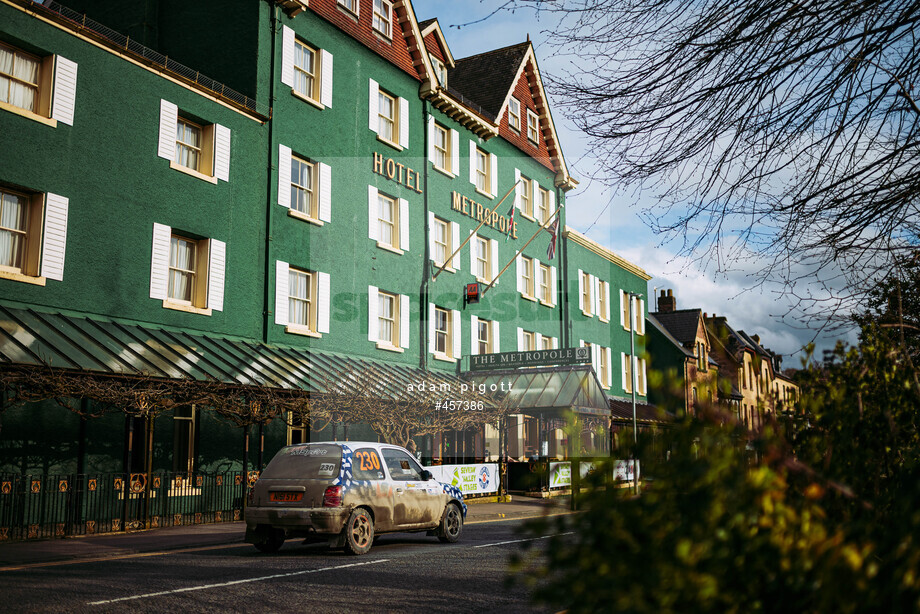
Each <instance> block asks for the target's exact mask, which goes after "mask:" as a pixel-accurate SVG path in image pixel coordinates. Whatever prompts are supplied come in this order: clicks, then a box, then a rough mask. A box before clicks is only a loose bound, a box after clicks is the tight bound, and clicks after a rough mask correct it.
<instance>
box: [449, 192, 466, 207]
mask: <svg viewBox="0 0 920 614" xmlns="http://www.w3.org/2000/svg"><path fill="white" fill-rule="evenodd" d="M451 196H452V197H453V198H452V199H451V203H450V208H451V209H453V210H454V211H463V197H462V196H460V195H459V194H457V193H456V192H452V193H451Z"/></svg>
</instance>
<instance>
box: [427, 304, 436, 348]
mask: <svg viewBox="0 0 920 614" xmlns="http://www.w3.org/2000/svg"><path fill="white" fill-rule="evenodd" d="M434 316H435V311H434V303H428V353H429V354H434V351H435V348H436V347H437V346H436V345H435V336H434V331H435V328H434Z"/></svg>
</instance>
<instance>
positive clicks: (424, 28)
mask: <svg viewBox="0 0 920 614" xmlns="http://www.w3.org/2000/svg"><path fill="white" fill-rule="evenodd" d="M418 29H419V30H421V32H422V38H423V39H424V38H425V37H426V36H428V35H429V34H432V33H434V35H435V38H437V39H438V44H439V45H440V46H441V52H442V53H443V54H444V59H445V60H446V62H445V64H447V67H448V68H453V67H454V65H455V64H456V62H455V61H454V55H453V54H452V53H451V52H450V47H448V46H447V39H446V38H444V32H442V31H441V24H439V23H438V19H437V17H434V18H432V19H426V20H425V21H420V22H418Z"/></svg>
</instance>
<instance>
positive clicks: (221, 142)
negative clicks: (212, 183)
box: [214, 124, 230, 181]
mask: <svg viewBox="0 0 920 614" xmlns="http://www.w3.org/2000/svg"><path fill="white" fill-rule="evenodd" d="M214 176H215V177H217V178H218V179H220V180H221V181H230V128H227V127H226V126H221V125H220V124H214Z"/></svg>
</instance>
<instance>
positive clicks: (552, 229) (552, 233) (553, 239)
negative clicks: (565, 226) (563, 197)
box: [546, 217, 559, 260]
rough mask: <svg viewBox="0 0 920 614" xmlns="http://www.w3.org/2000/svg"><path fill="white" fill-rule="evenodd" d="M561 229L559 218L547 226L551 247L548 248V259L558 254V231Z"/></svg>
mask: <svg viewBox="0 0 920 614" xmlns="http://www.w3.org/2000/svg"><path fill="white" fill-rule="evenodd" d="M558 230H559V218H558V217H557V218H556V220H555V221H554V222H553V223H552V224H550V225H549V226H548V227H547V228H546V232H548V233H549V234H550V240H549V247H547V248H546V258H547V260H552V259H553V258H554V257H555V256H556V232H557V231H558Z"/></svg>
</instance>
